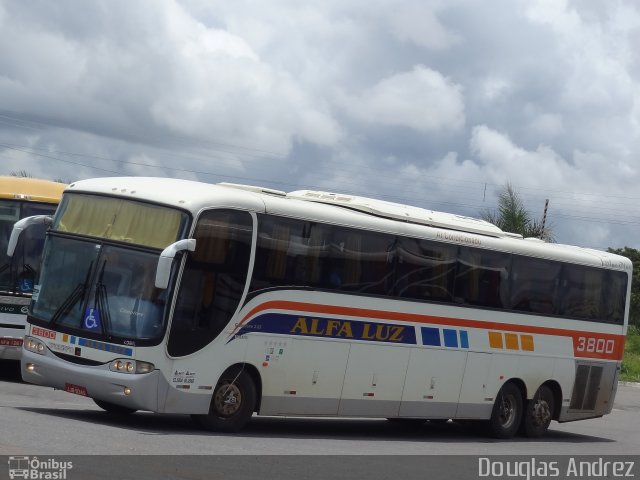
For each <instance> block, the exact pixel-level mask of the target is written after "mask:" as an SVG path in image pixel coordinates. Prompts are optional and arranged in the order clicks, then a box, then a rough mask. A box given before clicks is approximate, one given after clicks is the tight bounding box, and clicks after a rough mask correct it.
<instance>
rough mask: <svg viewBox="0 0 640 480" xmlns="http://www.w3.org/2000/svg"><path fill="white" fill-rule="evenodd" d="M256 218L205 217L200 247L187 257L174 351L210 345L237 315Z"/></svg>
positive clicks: (233, 214)
mask: <svg viewBox="0 0 640 480" xmlns="http://www.w3.org/2000/svg"><path fill="white" fill-rule="evenodd" d="M251 224H252V221H251V216H250V215H249V214H248V213H246V212H239V211H235V210H212V211H208V212H204V213H202V214H201V215H200V218H199V219H198V223H197V225H196V230H195V233H194V237H195V239H196V250H195V252H193V253H192V254H189V256H188V257H187V261H186V265H185V269H184V272H183V274H182V282H181V284H180V289H179V291H178V298H177V302H176V308H175V312H174V318H173V323H172V325H171V333H170V335H169V344H168V352H169V354H170V355H172V356H182V355H188V354H190V353H193V352H195V351H197V350H199V349H200V348H202V347H204V346H205V345H207V344H208V343H209V342H211V341H212V340H213V339H214V338H215V337H217V336H218V335H219V334H220V332H222V330H223V329H224V327H225V326H226V325H227V323H228V322H229V320H231V317H232V316H233V314H234V312H235V310H236V308H237V307H238V303H239V302H240V299H241V297H242V292H243V290H244V286H245V283H246V280H247V273H248V272H247V271H248V268H249V257H250V254H251V230H252V227H251Z"/></svg>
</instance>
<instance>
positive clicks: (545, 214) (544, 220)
mask: <svg viewBox="0 0 640 480" xmlns="http://www.w3.org/2000/svg"><path fill="white" fill-rule="evenodd" d="M548 208H549V199H548V198H547V199H546V200H545V201H544V213H543V214H542V232H540V238H542V237H544V225H545V223H547V209H548Z"/></svg>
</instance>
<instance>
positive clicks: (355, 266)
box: [327, 227, 395, 295]
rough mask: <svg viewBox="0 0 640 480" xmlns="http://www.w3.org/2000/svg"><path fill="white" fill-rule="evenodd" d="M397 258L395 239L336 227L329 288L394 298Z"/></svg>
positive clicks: (330, 262)
mask: <svg viewBox="0 0 640 480" xmlns="http://www.w3.org/2000/svg"><path fill="white" fill-rule="evenodd" d="M394 257H395V237H394V236H392V235H386V234H383V233H375V232H366V231H364V230H356V229H353V228H343V227H334V228H333V235H332V240H331V246H330V260H329V262H328V263H329V272H328V273H329V275H328V278H327V283H328V288H331V289H336V290H348V291H352V292H361V293H369V294H375V295H391V292H392V289H393V273H394Z"/></svg>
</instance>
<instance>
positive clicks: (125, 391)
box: [124, 387, 131, 395]
mask: <svg viewBox="0 0 640 480" xmlns="http://www.w3.org/2000/svg"><path fill="white" fill-rule="evenodd" d="M124 394H125V395H131V389H130V388H129V387H124Z"/></svg>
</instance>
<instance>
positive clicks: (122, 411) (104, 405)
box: [93, 398, 136, 415]
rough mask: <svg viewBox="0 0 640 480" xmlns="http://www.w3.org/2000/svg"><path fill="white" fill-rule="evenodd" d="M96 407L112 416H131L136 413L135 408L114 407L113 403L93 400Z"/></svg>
mask: <svg viewBox="0 0 640 480" xmlns="http://www.w3.org/2000/svg"><path fill="white" fill-rule="evenodd" d="M93 401H94V402H95V404H96V405H98V406H99V407H100V408H101V409H103V410H104V411H106V412H108V413H112V414H113V415H131V414H132V413H134V412H136V409H135V408H128V407H123V406H121V405H116V404H115V403H111V402H105V401H103V400H97V399H95V398H94V399H93Z"/></svg>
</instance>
